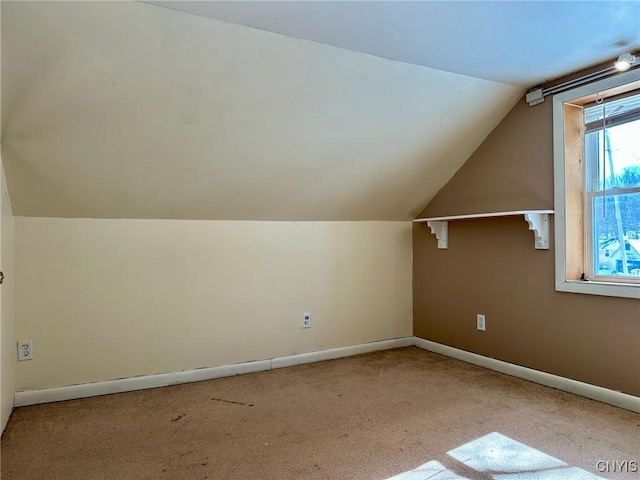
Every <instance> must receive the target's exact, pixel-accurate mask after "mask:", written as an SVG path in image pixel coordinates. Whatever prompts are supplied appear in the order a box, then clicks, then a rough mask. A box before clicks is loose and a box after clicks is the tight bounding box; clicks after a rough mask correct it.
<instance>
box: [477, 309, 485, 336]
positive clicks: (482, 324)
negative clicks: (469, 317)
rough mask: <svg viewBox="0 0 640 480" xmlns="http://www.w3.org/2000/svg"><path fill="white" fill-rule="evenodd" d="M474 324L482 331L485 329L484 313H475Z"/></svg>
mask: <svg viewBox="0 0 640 480" xmlns="http://www.w3.org/2000/svg"><path fill="white" fill-rule="evenodd" d="M476 326H477V328H478V330H480V331H482V332H484V331H486V330H485V329H486V322H485V318H484V315H483V314H482V313H478V314H477V315H476Z"/></svg>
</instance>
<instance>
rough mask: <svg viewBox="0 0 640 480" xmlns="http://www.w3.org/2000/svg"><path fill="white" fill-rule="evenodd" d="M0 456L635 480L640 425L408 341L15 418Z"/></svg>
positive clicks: (318, 472) (197, 468) (105, 472)
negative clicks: (392, 347) (351, 354)
mask: <svg viewBox="0 0 640 480" xmlns="http://www.w3.org/2000/svg"><path fill="white" fill-rule="evenodd" d="M1 448H2V450H1V459H0V465H1V478H2V480H40V479H42V480H57V479H60V480H111V479H114V480H115V479H118V480H143V479H145V480H165V479H167V480H168V479H171V480H214V479H215V480H227V479H229V480H231V479H266V480H270V479H360V480H385V479H388V478H391V477H394V476H396V477H397V478H403V479H412V480H414V479H415V480H423V479H427V478H429V479H432V480H445V479H458V478H465V479H471V480H474V479H483V480H485V479H510V480H511V479H523V480H529V479H530V480H534V479H556V480H566V479H568V478H572V479H573V478H576V479H577V478H584V479H588V478H608V479H629V480H630V479H638V478H640V473H638V468H640V415H639V414H636V413H633V412H630V411H627V410H623V409H619V408H616V407H612V406H609V405H605V404H602V403H599V402H596V401H592V400H588V399H585V398H582V397H578V396H575V395H572V394H568V393H564V392H560V391H557V390H554V389H551V388H547V387H543V386H540V385H537V384H533V383H530V382H527V381H524V380H520V379H517V378H514V377H510V376H507V375H503V374H500V373H496V372H493V371H491V370H486V369H483V368H481V367H477V366H474V365H469V364H466V363H464V362H461V361H458V360H454V359H450V358H447V357H444V356H441V355H437V354H434V353H430V352H426V351H423V350H420V349H417V348H415V347H409V348H401V349H395V350H387V351H382V352H376V353H371V354H366V355H360V356H356V357H349V358H343V359H339V360H331V361H326V362H319V363H314V364H308V365H302V366H296V367H290V368H283V369H279V370H271V371H266V372H261V373H255V374H248V375H241V376H236V377H229V378H221V379H216V380H211V381H206V382H200V383H192V384H185V385H177V386H172V387H165V388H158V389H153V390H146V391H138V392H130V393H122V394H117V395H107V396H102V397H94V398H88V399H82V400H72V401H67V402H59V403H52V404H47V405H37V406H31V407H23V408H18V409H16V410H15V411H14V413H13V414H12V416H11V418H10V420H9V424H8V425H7V428H6V430H5V433H4V434H3V436H2V443H1ZM536 452H537V453H536ZM540 459H543V460H540ZM549 459H551V460H549ZM541 462H542V463H541ZM605 462H606V463H605ZM625 462H626V463H625ZM634 465H636V468H635V469H634ZM421 466H423V467H424V468H422V469H421V468H420V467H421ZM559 468H560V469H561V470H558V469H559ZM562 469H564V470H562ZM569 474H571V475H569ZM554 475H555V476H554ZM558 475H560V476H558ZM563 475H565V476H563Z"/></svg>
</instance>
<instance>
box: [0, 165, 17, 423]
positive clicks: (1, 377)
mask: <svg viewBox="0 0 640 480" xmlns="http://www.w3.org/2000/svg"><path fill="white" fill-rule="evenodd" d="M0 177H1V178H0V203H1V204H2V205H1V206H0V208H2V224H1V225H0V234H1V237H0V270H2V272H3V273H4V274H5V276H6V278H5V281H4V283H3V284H2V286H0V309H1V311H0V319H1V325H0V431H2V430H4V427H5V425H6V424H7V420H9V415H10V414H11V410H12V409H13V395H14V393H15V365H16V355H17V353H16V341H15V339H16V338H15V325H14V316H13V285H14V275H15V273H14V268H13V216H12V215H11V206H10V204H9V195H8V193H7V185H6V182H5V177H4V170H3V168H2V160H1V159H0Z"/></svg>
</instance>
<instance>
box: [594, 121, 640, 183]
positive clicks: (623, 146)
mask: <svg viewBox="0 0 640 480" xmlns="http://www.w3.org/2000/svg"><path fill="white" fill-rule="evenodd" d="M603 142H604V145H603ZM603 147H604V148H603ZM603 150H604V152H603ZM603 153H604V154H605V157H604V161H603ZM585 156H586V160H587V179H586V183H587V185H586V187H587V189H588V190H590V191H597V190H602V188H603V180H605V181H606V183H605V186H606V188H607V189H609V188H613V187H621V188H627V187H635V186H640V120H635V121H633V122H628V123H624V124H622V125H617V126H615V127H611V128H607V129H606V130H604V131H603V130H599V131H596V132H592V133H589V134H587V135H586V136H585Z"/></svg>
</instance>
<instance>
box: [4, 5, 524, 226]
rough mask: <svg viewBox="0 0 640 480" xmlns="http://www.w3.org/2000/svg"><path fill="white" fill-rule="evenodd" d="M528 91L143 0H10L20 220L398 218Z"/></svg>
mask: <svg viewBox="0 0 640 480" xmlns="http://www.w3.org/2000/svg"><path fill="white" fill-rule="evenodd" d="M521 94H522V89H521V88H517V87H513V86H509V85H504V84H500V83H496V82H491V81H487V80H481V79H476V78H471V77H468V76H463V75H458V74H453V73H448V72H443V71H438V70H434V69H430V68H424V67H420V66H414V65H409V64H402V63H398V62H392V61H388V60H385V59H380V58H376V57H373V56H368V55H362V54H359V53H354V52H350V51H346V50H343V49H338V48H334V47H330V46H326V45H320V44H317V43H312V42H308V41H303V40H298V39H293V38H289V37H286V36H282V35H277V34H273V33H269V32H265V31H260V30H256V29H252V28H247V27H244V26H238V25H233V24H228V23H224V22H221V21H217V20H213V19H210V18H204V17H202V16H197V15H192V14H188V13H183V12H178V11H174V10H170V9H166V8H160V7H157V6H154V5H149V4H145V3H139V2H104V3H103V2H42V3H41V2H33V3H32V2H16V3H13V2H3V4H2V142H3V143H2V158H3V161H4V164H5V169H6V173H7V179H8V184H9V191H10V196H11V199H12V204H13V209H14V214H16V215H26V216H59V217H108V218H109V217H118V218H176V219H182V218H184V219H238V220H248V219H259V220H406V219H411V218H413V217H414V216H415V214H417V213H418V212H419V211H420V209H421V208H422V207H423V206H424V205H425V203H426V202H427V201H428V200H429V199H430V198H431V197H432V196H433V195H434V194H435V193H436V192H437V191H438V189H439V188H440V187H441V186H442V185H444V183H445V182H446V181H447V180H448V179H449V178H450V177H451V176H452V175H453V173H454V172H455V171H456V170H457V169H458V168H459V167H460V165H461V164H462V163H463V162H464V161H465V160H466V159H467V158H468V157H469V155H470V154H471V153H472V152H473V151H474V149H475V148H476V147H477V146H478V145H479V144H480V142H481V141H482V139H483V138H485V137H486V136H487V134H488V133H489V132H490V131H491V129H492V128H493V127H494V126H495V125H496V124H497V123H498V122H499V121H500V119H501V118H502V117H503V116H504V115H505V113H506V112H507V111H508V110H509V109H510V108H511V106H512V105H513V104H514V102H515V101H516V100H517V99H518V98H519V97H520V95H521Z"/></svg>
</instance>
